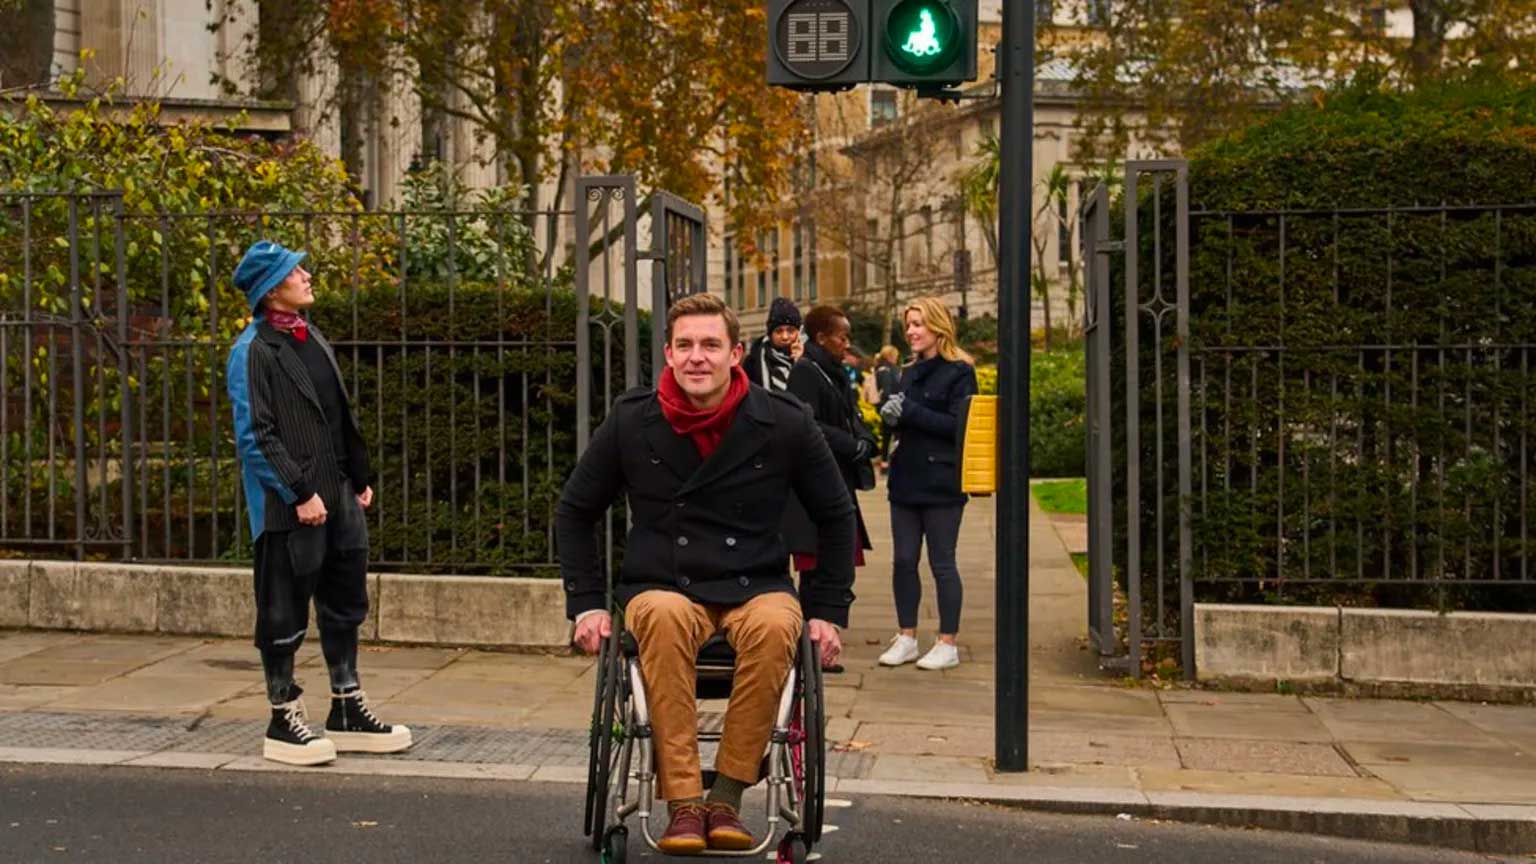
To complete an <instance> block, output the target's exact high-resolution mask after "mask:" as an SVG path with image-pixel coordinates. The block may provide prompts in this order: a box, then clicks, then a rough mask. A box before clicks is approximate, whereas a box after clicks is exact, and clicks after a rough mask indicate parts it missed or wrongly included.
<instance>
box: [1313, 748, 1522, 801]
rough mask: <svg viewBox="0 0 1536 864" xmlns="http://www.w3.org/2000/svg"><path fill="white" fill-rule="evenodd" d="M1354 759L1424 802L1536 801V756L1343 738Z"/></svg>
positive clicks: (1516, 752) (1516, 751)
mask: <svg viewBox="0 0 1536 864" xmlns="http://www.w3.org/2000/svg"><path fill="white" fill-rule="evenodd" d="M1340 746H1341V747H1343V748H1344V749H1345V751H1346V752H1348V753H1349V755H1350V757H1351V758H1353V759H1354V760H1355V763H1356V764H1358V765H1360V766H1361V767H1362V768H1364V769H1365V770H1366V771H1368V772H1370V773H1371V774H1372V775H1374V776H1376V777H1379V778H1381V779H1382V780H1385V781H1386V782H1388V783H1391V784H1392V785H1393V786H1394V787H1396V788H1397V789H1399V790H1401V791H1402V792H1403V793H1404V794H1405V795H1407V796H1408V797H1411V798H1414V799H1416V800H1420V801H1445V802H1453V801H1454V802H1468V803H1478V804H1536V754H1532V753H1525V752H1522V751H1518V750H1513V749H1511V748H1507V747H1505V748H1500V747H1463V746H1457V745H1452V744H1426V743H1420V742H1397V743H1382V742H1343V743H1341V745H1340Z"/></svg>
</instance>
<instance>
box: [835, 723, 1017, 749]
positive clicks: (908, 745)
mask: <svg viewBox="0 0 1536 864" xmlns="http://www.w3.org/2000/svg"><path fill="white" fill-rule="evenodd" d="M853 740H855V741H857V742H859V743H860V744H864V745H868V746H867V748H866V749H865V751H864V752H867V753H873V754H878V755H885V754H888V753H890V754H894V753H900V754H907V755H921V756H964V757H978V756H981V755H982V754H984V753H986V752H987V751H988V750H990V749H991V748H992V746H993V732H992V730H990V729H986V728H983V727H980V726H923V725H916V724H905V723H860V724H859V728H858V731H857V732H855V733H854V736H853Z"/></svg>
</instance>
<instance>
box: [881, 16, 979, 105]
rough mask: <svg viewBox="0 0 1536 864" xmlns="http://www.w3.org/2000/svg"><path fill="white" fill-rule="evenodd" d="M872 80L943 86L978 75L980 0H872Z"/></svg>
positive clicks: (914, 85)
mask: <svg viewBox="0 0 1536 864" xmlns="http://www.w3.org/2000/svg"><path fill="white" fill-rule="evenodd" d="M870 8H871V12H872V18H873V21H874V23H875V25H876V26H877V27H878V28H879V32H880V34H881V44H880V50H878V51H875V52H874V56H873V60H872V62H871V65H870V80H872V81H882V82H885V83H887V84H898V85H902V86H907V87H917V88H919V89H923V90H927V89H935V90H937V89H940V88H944V87H950V86H953V85H955V84H961V83H964V82H966V81H971V80H974V79H975V78H976V0H871V5H870Z"/></svg>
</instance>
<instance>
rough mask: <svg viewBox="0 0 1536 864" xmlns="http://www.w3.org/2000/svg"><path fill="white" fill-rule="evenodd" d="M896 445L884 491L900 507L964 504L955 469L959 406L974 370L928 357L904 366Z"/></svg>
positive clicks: (970, 390)
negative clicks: (902, 398)
mask: <svg viewBox="0 0 1536 864" xmlns="http://www.w3.org/2000/svg"><path fill="white" fill-rule="evenodd" d="M899 392H901V393H903V394H905V397H906V398H905V399H904V400H903V403H902V407H901V420H900V421H899V422H898V423H897V426H896V446H895V450H894V452H892V454H891V468H890V475H889V478H888V480H887V483H886V486H887V489H888V491H889V496H890V500H891V503H893V504H900V505H902V506H903V507H933V506H944V505H954V504H964V503H965V502H966V500H967V496H966V494H965V493H964V492H961V491H960V478H959V476H958V474H957V473H956V469H955V455H956V453H955V451H956V441H958V440H959V434H958V433H959V428H958V427H959V417H960V406H961V404H962V403H963V402H964V401H965V397H967V396H970V395H973V394H974V393H975V392H976V370H975V368H973V367H972V366H971V364H969V363H966V362H963V361H960V360H945V359H944V358H942V357H932V358H930V359H927V360H923V361H921V362H919V363H914V364H913V365H911V366H909V367H907V370H906V372H905V373H903V374H902V376H901V388H900V391H899Z"/></svg>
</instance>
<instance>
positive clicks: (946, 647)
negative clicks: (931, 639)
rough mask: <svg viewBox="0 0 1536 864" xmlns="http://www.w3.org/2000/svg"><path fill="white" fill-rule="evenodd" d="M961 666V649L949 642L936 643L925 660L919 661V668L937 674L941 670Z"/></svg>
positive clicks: (925, 656)
mask: <svg viewBox="0 0 1536 864" xmlns="http://www.w3.org/2000/svg"><path fill="white" fill-rule="evenodd" d="M959 665H960V649H959V648H956V647H955V646H953V645H951V644H949V643H948V642H935V643H933V647H932V648H930V649H928V653H927V654H924V655H923V659H921V660H919V661H917V668H919V669H927V670H928V671H930V672H936V671H938V670H940V669H953V668H955V667H956V666H959Z"/></svg>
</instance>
